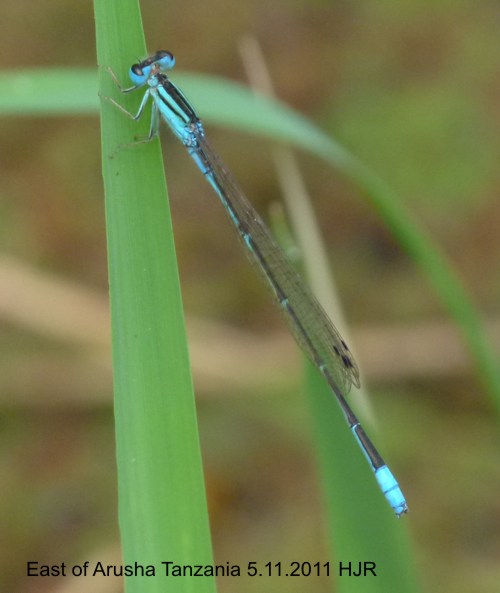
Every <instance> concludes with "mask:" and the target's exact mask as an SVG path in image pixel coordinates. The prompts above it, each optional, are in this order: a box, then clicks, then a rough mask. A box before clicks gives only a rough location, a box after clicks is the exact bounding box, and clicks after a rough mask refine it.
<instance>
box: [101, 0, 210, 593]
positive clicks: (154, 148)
mask: <svg viewBox="0 0 500 593" xmlns="http://www.w3.org/2000/svg"><path fill="white" fill-rule="evenodd" d="M95 17H96V30H97V54H98V61H99V63H100V64H101V65H106V66H111V67H113V69H114V70H115V72H116V73H117V75H118V76H119V77H120V78H121V80H123V81H125V80H126V78H125V75H126V72H127V69H128V66H129V64H128V63H125V62H128V61H129V60H130V55H144V54H145V45H144V39H143V35H142V29H141V21H140V13H139V9H138V6H137V2H136V0H127V1H124V0H95ZM123 47H126V48H127V52H126V55H125V56H124V52H123ZM100 92H101V94H102V95H103V96H112V97H114V98H115V99H116V100H117V101H119V102H120V103H121V104H123V105H124V106H125V107H126V108H127V109H130V110H132V111H133V110H134V108H135V109H137V104H138V100H140V97H133V96H128V95H127V96H122V95H121V94H120V93H119V92H117V89H116V87H115V86H114V84H113V82H112V80H111V78H110V76H109V74H108V73H107V72H105V71H104V69H101V71H100ZM139 95H140V93H139ZM147 119H148V118H147V117H145V121H143V122H141V123H140V124H137V123H135V122H133V121H131V120H130V119H129V118H127V117H126V116H125V115H124V114H122V113H121V112H120V111H119V110H118V109H116V108H115V107H113V106H112V105H110V104H109V103H106V102H103V103H102V111H101V122H102V127H101V130H102V152H103V177H104V185H105V193H106V224H107V236H108V258H109V262H108V265H109V279H110V297H111V317H112V336H113V367H114V383H115V417H116V439H117V460H118V475H119V520H120V530H121V536H122V546H123V557H124V562H125V563H126V564H133V563H134V562H136V561H137V562H139V563H142V564H145V565H153V566H154V567H155V568H156V569H157V571H158V572H157V577H156V578H152V577H145V578H133V577H132V578H129V579H127V591H128V593H134V592H139V591H140V592H141V593H144V592H148V593H159V592H162V593H164V592H166V591H172V592H176V593H179V592H194V591H197V592H199V591H202V592H207V593H208V592H213V591H215V584H214V581H213V579H211V578H203V579H196V578H195V577H192V578H189V577H185V578H181V579H172V578H170V579H168V578H165V576H164V575H162V574H160V572H159V571H160V569H161V568H162V565H161V562H162V561H165V560H173V561H175V562H178V563H181V564H190V565H193V564H212V551H211V540H210V532H209V522H208V513H207V507H206V500H205V491H204V483H203V473H202V466H201V457H200V449H199V442H198V434H197V424H196V414H195V407H194V398H193V390H192V382H191V375H190V368H189V359H188V352H187V345H186V335H185V328H184V318H183V309H182V302H181V294H180V289H179V280H178V271H177V265H176V257H175V249H174V243H173V238H172V227H171V220H170V213H169V209H168V203H167V193H166V185H165V179H164V167H163V161H162V156H161V151H160V145H159V142H158V141H154V142H151V143H143V144H137V143H136V144H135V145H132V146H130V143H131V142H133V139H134V136H135V135H137V134H139V135H140V134H145V133H146V132H147V129H148V125H149V122H148V121H147ZM127 144H129V146H125V145H127Z"/></svg>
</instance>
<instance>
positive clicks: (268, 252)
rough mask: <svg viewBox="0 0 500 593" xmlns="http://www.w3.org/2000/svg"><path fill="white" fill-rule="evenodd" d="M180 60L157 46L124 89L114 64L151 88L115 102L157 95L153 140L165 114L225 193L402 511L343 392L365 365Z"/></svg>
mask: <svg viewBox="0 0 500 593" xmlns="http://www.w3.org/2000/svg"><path fill="white" fill-rule="evenodd" d="M174 65H175V58H174V56H173V55H172V54H171V53H170V52H168V51H164V50H161V51H157V52H156V53H155V54H153V55H151V56H149V57H148V58H147V59H145V60H143V61H142V62H139V63H137V64H134V65H133V66H132V67H131V68H130V72H129V75H130V79H131V81H132V83H133V86H132V87H129V88H122V87H121V85H120V83H119V82H118V80H117V79H116V77H115V75H114V74H113V72H112V71H111V70H109V72H110V73H111V74H112V76H113V78H114V79H115V82H116V83H117V85H118V86H119V88H120V90H121V91H122V92H124V93H129V92H131V91H135V90H136V89H139V88H141V87H144V86H145V87H146V92H145V93H144V96H143V98H142V101H141V103H140V105H139V109H138V111H137V113H136V114H135V115H134V114H132V113H130V112H128V111H127V110H126V109H125V108H124V107H123V106H122V105H120V104H119V103H117V102H116V101H114V100H113V99H108V100H109V101H111V102H112V103H113V104H114V105H116V106H117V107H118V108H119V109H121V111H123V112H124V113H126V114H127V115H128V116H129V117H131V118H132V119H134V120H138V119H139V118H140V117H141V115H142V114H143V112H144V109H145V107H146V104H147V103H148V101H149V99H152V101H153V107H152V117H151V126H150V130H149V139H152V138H153V137H155V136H156V135H157V134H158V128H159V123H160V119H161V117H163V119H164V120H165V121H166V122H167V124H168V125H169V127H170V129H171V130H172V131H173V132H174V134H175V135H176V136H177V137H178V138H179V140H180V141H181V142H182V143H183V144H184V146H185V147H186V149H187V151H188V153H189V155H190V156H191V158H192V159H193V160H194V162H195V163H196V165H197V166H198V168H199V169H200V171H201V172H202V173H203V175H204V176H205V178H206V179H207V181H208V182H209V183H210V185H211V186H212V187H213V189H214V190H215V192H216V193H217V195H218V196H219V198H220V200H221V202H222V204H223V206H224V208H225V209H226V211H227V213H228V214H229V217H230V218H231V220H232V222H233V224H234V226H235V228H236V230H237V232H238V235H239V237H240V239H241V241H242V243H243V245H244V246H245V248H246V251H247V252H248V254H249V255H250V257H251V259H253V261H254V262H255V263H256V264H257V268H258V269H259V270H260V272H261V274H262V276H263V278H264V279H265V281H266V283H267V285H268V286H269V287H270V289H271V291H272V293H273V295H274V297H275V299H276V301H277V303H278V305H279V307H280V309H281V311H282V313H283V316H284V319H285V321H286V322H287V325H288V327H289V329H290V331H291V333H292V334H293V336H294V337H295V339H296V341H297V342H298V344H299V345H300V347H301V348H302V349H303V350H304V351H305V353H306V354H307V355H308V356H309V358H310V359H311V360H312V362H313V363H314V364H315V365H316V367H317V368H318V369H319V370H320V372H321V373H322V374H323V376H324V378H325V379H326V381H327V383H328V385H329V386H330V388H331V390H332V392H333V394H334V395H335V397H336V398H337V401H338V403H339V405H340V407H341V409H342V411H343V413H344V416H345V419H346V421H347V423H348V425H349V427H350V429H351V431H352V433H353V435H354V437H355V438H356V440H357V442H358V444H359V446H360V447H361V450H362V451H363V453H364V455H365V457H366V459H367V460H368V463H369V464H370V466H371V468H372V470H373V472H374V474H375V477H376V479H377V481H378V483H379V486H380V488H381V490H382V492H383V493H384V495H385V497H386V499H387V500H388V502H389V504H390V505H391V507H392V508H393V509H394V512H395V513H396V515H397V516H398V517H399V516H400V515H402V514H403V513H406V512H407V510H408V507H407V504H406V501H405V498H404V496H403V493H402V492H401V489H400V487H399V485H398V483H397V481H396V479H395V478H394V476H393V474H392V472H391V471H390V469H389V468H388V467H387V465H386V464H385V462H384V460H383V459H382V457H381V455H380V454H379V453H378V451H377V449H376V448H375V446H374V445H373V444H372V442H371V441H370V439H369V438H368V436H367V435H366V433H365V431H364V430H363V428H362V427H361V424H360V423H359V421H358V419H357V418H356V416H355V414H354V412H353V411H352V410H351V408H350V406H349V405H348V403H347V401H346V399H345V397H344V396H345V395H346V394H347V393H348V391H349V389H350V387H351V385H355V386H357V387H359V371H358V367H357V366H356V363H355V361H354V358H353V356H352V354H351V352H350V351H349V348H348V347H347V344H346V343H345V341H344V340H343V339H342V337H341V336H340V334H339V332H338V331H337V329H336V328H335V327H334V325H333V323H332V322H331V321H330V319H329V317H328V315H327V314H326V313H325V311H324V310H323V308H322V307H321V305H320V304H319V303H318V301H317V300H316V298H315V297H314V296H313V294H312V292H311V291H310V289H309V288H308V287H307V285H306V284H305V283H304V282H303V281H302V279H301V278H300V276H299V275H298V274H297V272H296V271H295V269H294V268H293V267H292V265H291V264H290V262H289V261H288V259H287V257H286V256H285V254H284V253H283V251H282V250H281V248H280V247H279V246H278V244H277V243H276V242H275V240H274V239H273V238H272V236H271V233H270V231H269V230H268V229H267V227H266V225H265V224H264V222H263V221H262V219H261V218H260V216H259V215H258V214H257V212H256V211H255V209H254V208H253V207H252V205H251V204H250V202H249V201H248V200H247V198H246V197H245V195H244V194H243V192H242V190H241V189H240V188H239V186H238V185H237V183H236V181H235V180H234V179H233V177H232V175H231V174H230V173H229V171H228V169H227V167H225V165H223V164H222V161H221V159H220V158H219V156H218V155H217V154H216V153H215V151H214V150H213V149H212V147H211V145H210V144H209V142H208V140H207V138H206V136H205V131H204V129H203V125H202V123H201V121H200V119H199V118H198V116H197V115H196V112H195V110H194V109H193V107H192V105H191V103H190V102H189V101H188V99H187V98H186V97H185V96H184V94H183V93H182V91H181V90H180V89H179V88H178V87H177V86H176V85H175V84H174V83H173V82H172V81H171V80H170V79H169V78H168V76H167V75H166V74H165V71H166V70H170V69H172V68H173V67H174Z"/></svg>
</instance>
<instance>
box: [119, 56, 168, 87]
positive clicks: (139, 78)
mask: <svg viewBox="0 0 500 593" xmlns="http://www.w3.org/2000/svg"><path fill="white" fill-rule="evenodd" d="M174 66H175V56H174V55H173V54H172V53H170V52H169V51H165V50H164V49H161V50H159V51H157V52H156V53H154V54H152V55H151V56H149V57H147V58H146V59H145V60H142V62H138V63H137V64H132V66H131V67H130V71H129V76H130V80H131V81H132V82H133V83H134V84H135V85H136V86H142V85H143V84H146V82H147V80H148V78H149V77H150V76H151V74H156V73H157V72H160V71H161V70H170V69H172V68H173V67H174Z"/></svg>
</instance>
